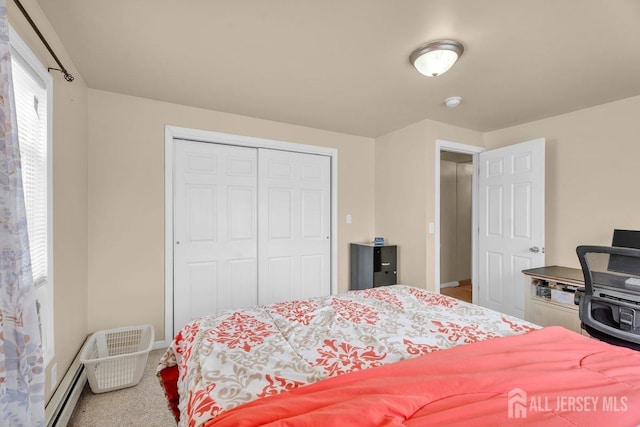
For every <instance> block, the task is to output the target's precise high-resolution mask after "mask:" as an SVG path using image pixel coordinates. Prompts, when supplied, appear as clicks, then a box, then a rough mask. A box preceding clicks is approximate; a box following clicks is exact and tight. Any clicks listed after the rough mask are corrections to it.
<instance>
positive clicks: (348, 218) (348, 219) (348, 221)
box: [347, 214, 351, 224]
mask: <svg viewBox="0 0 640 427" xmlns="http://www.w3.org/2000/svg"><path fill="white" fill-rule="evenodd" d="M347 224H351V214H347Z"/></svg>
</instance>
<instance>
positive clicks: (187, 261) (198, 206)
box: [173, 140, 258, 331]
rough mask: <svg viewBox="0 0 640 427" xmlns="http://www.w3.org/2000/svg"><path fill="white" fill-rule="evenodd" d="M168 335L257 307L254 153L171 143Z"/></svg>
mask: <svg viewBox="0 0 640 427" xmlns="http://www.w3.org/2000/svg"><path fill="white" fill-rule="evenodd" d="M174 158H175V174H174V180H175V181H174V229H173V230H174V299H173V304H174V316H173V319H174V331H178V330H179V329H180V328H182V327H183V326H184V325H185V324H186V323H188V322H189V321H191V320H192V319H194V318H196V317H199V316H202V315H205V314H210V313H215V312H216V311H219V310H224V309H227V308H237V307H243V306H249V305H254V304H256V303H257V297H258V288H257V216H256V212H257V149H255V148H245V147H233V146H228V145H220V144H208V143H201V142H192V141H180V140H176V141H175V157H174Z"/></svg>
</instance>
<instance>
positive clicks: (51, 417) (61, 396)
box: [45, 343, 87, 427]
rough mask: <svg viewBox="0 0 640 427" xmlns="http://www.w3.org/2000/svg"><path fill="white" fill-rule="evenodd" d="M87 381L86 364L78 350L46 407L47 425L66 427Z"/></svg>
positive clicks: (49, 426)
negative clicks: (82, 361)
mask: <svg viewBox="0 0 640 427" xmlns="http://www.w3.org/2000/svg"><path fill="white" fill-rule="evenodd" d="M82 347H84V343H83V345H82V346H81V347H80V349H82ZM81 351H82V350H81ZM86 383H87V372H86V371H85V368H84V365H83V364H82V363H80V352H78V354H76V357H75V359H73V362H71V366H70V367H69V369H68V370H67V373H66V374H65V375H64V378H62V381H60V385H58V388H57V389H56V391H55V393H53V396H51V399H50V400H49V403H47V406H46V407H45V419H46V423H47V427H65V426H66V425H67V424H68V423H69V420H70V419H71V415H72V414H73V410H74V409H75V407H76V404H77V403H78V399H79V398H80V394H82V389H84V386H85V384H86Z"/></svg>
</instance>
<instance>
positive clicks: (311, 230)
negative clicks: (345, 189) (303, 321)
mask: <svg viewBox="0 0 640 427" xmlns="http://www.w3.org/2000/svg"><path fill="white" fill-rule="evenodd" d="M258 165H259V166H258V169H259V179H258V194H259V200H258V224H259V225H258V230H259V238H258V260H259V261H258V266H259V267H258V268H259V277H260V284H259V303H260V304H269V303H274V302H280V301H286V300H291V299H302V298H311V297H316V296H322V295H329V294H330V291H331V289H330V268H329V266H330V254H331V244H330V235H331V230H330V227H331V221H330V217H331V215H330V212H331V206H330V200H331V199H330V187H331V180H330V176H331V174H330V159H329V158H328V157H326V156H320V155H313V154H302V153H292V152H287V151H278V150H267V149H259V152H258Z"/></svg>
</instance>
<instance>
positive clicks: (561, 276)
mask: <svg viewBox="0 0 640 427" xmlns="http://www.w3.org/2000/svg"><path fill="white" fill-rule="evenodd" d="M522 272H523V273H524V274H525V275H526V277H527V280H526V281H525V286H526V287H527V288H528V289H525V305H524V316H525V320H528V321H529V322H533V323H536V324H538V325H540V326H553V325H557V326H564V327H565V328H567V329H570V330H572V331H574V332H578V333H582V327H581V323H580V317H579V315H578V306H577V305H575V304H574V303H573V300H571V302H570V303H564V302H559V301H552V300H551V299H549V298H545V297H540V296H537V295H536V285H538V284H539V283H540V282H547V283H550V284H553V283H556V284H558V285H573V286H584V276H583V275H582V270H581V269H579V268H569V267H561V266H557V265H553V266H548V267H540V268H531V269H529V270H523V271H522Z"/></svg>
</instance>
